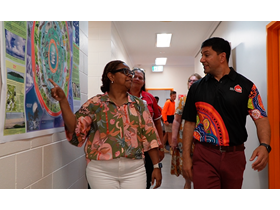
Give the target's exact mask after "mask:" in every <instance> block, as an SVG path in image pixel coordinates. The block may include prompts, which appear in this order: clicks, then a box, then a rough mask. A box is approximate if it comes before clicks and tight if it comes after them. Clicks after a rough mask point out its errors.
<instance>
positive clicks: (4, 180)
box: [0, 21, 88, 189]
mask: <svg viewBox="0 0 280 210" xmlns="http://www.w3.org/2000/svg"><path fill="white" fill-rule="evenodd" d="M0 36H2V33H1V35H0ZM87 43H88V23H87V22H85V21H83V22H80V66H79V68H80V83H81V98H82V103H83V102H85V99H87V94H88V93H87V74H88V73H87V65H88V64H87V63H88V59H87V57H88V44H87ZM2 70H3V69H1V71H2ZM0 88H1V87H0ZM85 167H86V161H85V156H84V151H83V148H78V147H75V146H72V145H71V144H70V143H69V142H68V141H67V140H66V138H65V134H64V132H60V133H55V134H52V135H46V136H40V137H37V138H33V139H28V140H24V139H22V140H20V141H13V142H8V143H3V144H0V188H1V189H22V188H30V189H52V188H53V189H58V188H60V189H67V188H72V189H74V188H75V189H77V188H79V189H80V188H87V182H86V178H85Z"/></svg>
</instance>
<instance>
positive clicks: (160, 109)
mask: <svg viewBox="0 0 280 210" xmlns="http://www.w3.org/2000/svg"><path fill="white" fill-rule="evenodd" d="M155 99H156V101H157V105H158V101H159V97H158V96H155ZM158 109H159V112H160V114H161V112H162V108H161V107H160V105H158Z"/></svg>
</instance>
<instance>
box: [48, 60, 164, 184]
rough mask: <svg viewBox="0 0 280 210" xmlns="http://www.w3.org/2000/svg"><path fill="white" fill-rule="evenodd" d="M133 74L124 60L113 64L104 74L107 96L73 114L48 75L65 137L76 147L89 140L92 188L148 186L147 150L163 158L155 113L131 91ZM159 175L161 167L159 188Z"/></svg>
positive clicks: (92, 100) (155, 159) (156, 173)
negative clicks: (152, 116) (145, 159)
mask: <svg viewBox="0 0 280 210" xmlns="http://www.w3.org/2000/svg"><path fill="white" fill-rule="evenodd" d="M132 76H133V73H132V72H131V70H129V67H128V66H127V65H126V64H125V63H124V62H123V61H118V60H117V61H111V62H109V63H108V64H107V65H106V66H105V68H104V72H103V75H102V83H103V84H102V86H101V90H102V92H103V93H104V94H100V95H97V96H94V97H92V98H90V99H89V100H88V101H87V102H86V103H84V104H83V105H82V107H81V108H80V109H79V110H78V111H77V112H76V114H75V115H74V114H72V111H71V108H70V106H69V103H68V101H67V98H66V96H65V94H64V92H63V90H62V89H61V88H60V87H58V86H57V85H56V84H55V83H54V82H53V81H52V80H51V79H50V82H52V84H53V85H54V88H53V89H52V90H51V92H52V96H53V97H54V98H55V99H56V100H57V101H59V103H60V107H61V110H62V116H63V119H64V123H65V131H66V137H67V139H68V140H69V142H70V143H71V144H73V145H75V146H78V147H81V146H82V145H83V144H84V142H86V144H85V153H86V159H87V163H88V164H87V169H86V175H87V179H88V182H89V185H90V187H91V188H95V189H97V188H102V189H105V188H109V189H112V188H130V189H132V188H143V189H145V187H146V173H145V168H144V161H143V158H144V152H145V151H148V152H149V155H150V157H151V159H152V161H153V164H157V163H158V162H159V157H158V147H159V145H160V144H161V143H160V140H159V137H158V133H157V131H156V129H155V126H154V123H153V120H152V118H151V115H150V113H149V111H148V110H147V108H146V106H145V105H144V103H143V101H142V100H141V99H138V98H136V97H134V96H132V95H130V94H129V93H128V92H127V91H128V90H129V88H130V87H131V80H132ZM161 178H162V176H161V170H160V169H156V170H154V172H153V174H152V182H154V179H156V185H155V188H157V187H159V186H160V185H161Z"/></svg>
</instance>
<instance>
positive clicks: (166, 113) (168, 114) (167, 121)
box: [161, 91, 176, 152]
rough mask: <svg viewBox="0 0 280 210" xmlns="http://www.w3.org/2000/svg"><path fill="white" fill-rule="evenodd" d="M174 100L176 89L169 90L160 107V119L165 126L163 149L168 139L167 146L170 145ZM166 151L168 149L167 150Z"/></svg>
mask: <svg viewBox="0 0 280 210" xmlns="http://www.w3.org/2000/svg"><path fill="white" fill-rule="evenodd" d="M175 100H176V91H171V92H170V99H167V100H166V102H165V104H164V106H163V109H162V113H161V114H162V119H163V123H164V127H165V134H164V137H163V146H164V149H165V146H166V145H165V144H166V142H167V141H168V144H169V146H170V147H171V146H173V145H172V123H173V120H174V113H175ZM167 152H168V151H167Z"/></svg>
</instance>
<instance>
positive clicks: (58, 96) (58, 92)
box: [48, 79, 66, 101]
mask: <svg viewBox="0 0 280 210" xmlns="http://www.w3.org/2000/svg"><path fill="white" fill-rule="evenodd" d="M48 80H49V81H50V82H51V83H52V84H53V86H54V87H53V88H52V89H51V95H52V97H53V98H54V99H55V100H57V101H61V100H63V99H66V96H65V93H64V91H63V90H62V89H61V87H59V86H58V85H57V84H56V83H55V82H54V81H53V80H52V79H48Z"/></svg>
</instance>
